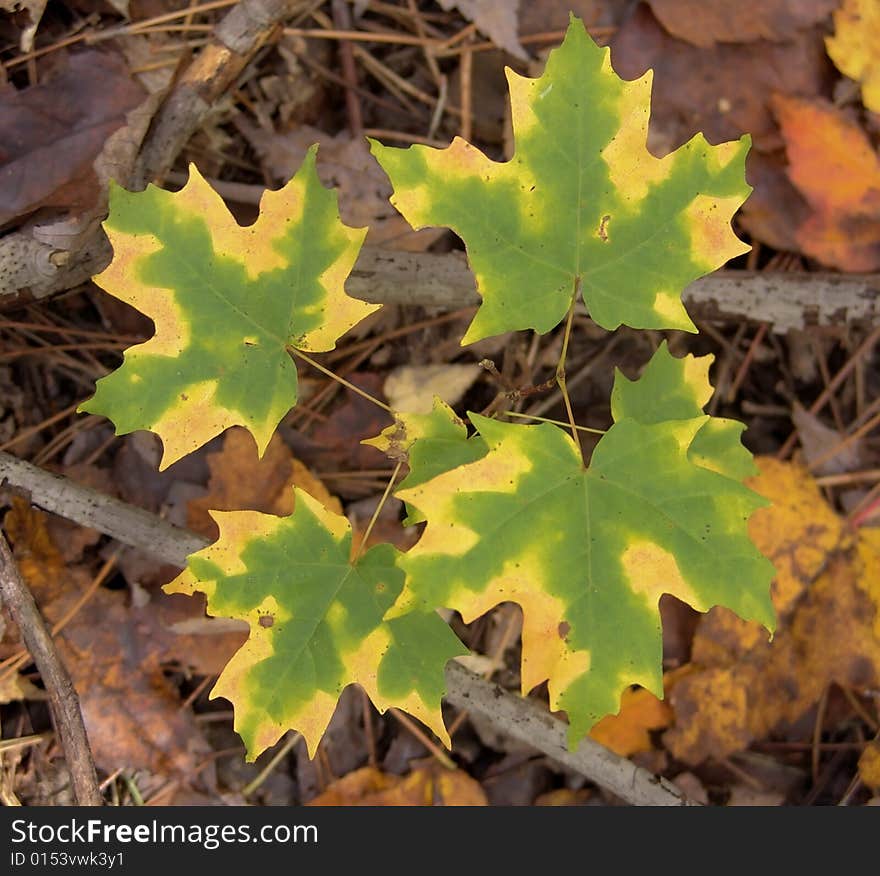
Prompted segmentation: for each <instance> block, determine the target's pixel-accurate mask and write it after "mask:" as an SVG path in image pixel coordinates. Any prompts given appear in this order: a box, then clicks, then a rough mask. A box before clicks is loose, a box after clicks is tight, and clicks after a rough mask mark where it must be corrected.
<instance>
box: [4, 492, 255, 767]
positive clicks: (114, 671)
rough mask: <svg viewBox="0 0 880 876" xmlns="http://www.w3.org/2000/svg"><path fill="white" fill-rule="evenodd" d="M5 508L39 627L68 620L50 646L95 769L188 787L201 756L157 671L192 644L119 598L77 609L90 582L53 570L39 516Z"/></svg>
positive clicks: (72, 569)
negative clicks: (139, 773)
mask: <svg viewBox="0 0 880 876" xmlns="http://www.w3.org/2000/svg"><path fill="white" fill-rule="evenodd" d="M13 502H14V505H13V510H12V511H10V512H8V513H7V514H6V516H5V519H4V528H5V529H6V533H7V535H8V536H9V540H10V542H11V543H12V545H13V548H14V551H15V556H16V562H17V563H18V565H19V568H20V569H21V571H22V574H23V575H24V577H25V580H26V581H27V584H28V586H29V587H30V588H31V590H32V591H33V593H34V597H35V599H36V600H37V603H38V605H39V607H40V610H41V612H42V613H43V615H44V617H45V618H46V620H47V621H48V623H49V624H50V625H51V624H54V623H57V622H58V621H59V620H60V619H61V618H67V622H66V623H65V626H64V629H63V630H62V631H61V632H60V633H59V634H58V635H56V636H55V643H56V646H57V648H58V651H59V654H60V656H61V659H62V660H63V661H64V665H65V666H66V667H67V670H68V672H69V673H70V676H71V680H72V682H73V685H74V688H75V689H76V692H77V695H78V697H79V704H80V708H81V710H82V714H83V719H84V721H85V724H86V730H87V731H88V735H89V743H90V746H91V749H92V752H93V753H94V756H95V760H96V762H97V764H98V766H99V767H100V768H101V769H102V770H104V771H106V772H107V773H108V774H110V773H113V772H114V771H116V770H117V769H132V770H149V771H150V772H151V773H155V774H159V775H170V776H173V777H174V778H176V779H177V780H182V781H184V782H188V781H192V780H193V779H194V778H195V774H196V773H195V770H196V765H197V762H198V761H199V760H201V759H202V758H203V757H205V756H206V755H207V754H208V753H209V751H210V747H209V746H208V744H207V742H206V741H205V739H204V737H203V736H202V734H201V731H200V729H199V727H198V724H197V723H196V722H195V720H194V716H193V714H192V712H190V711H181V708H180V697H179V695H178V691H177V690H176V688H175V687H174V686H173V685H172V683H171V681H170V680H169V679H168V678H167V677H166V676H165V674H164V672H163V667H162V664H163V662H165V661H166V660H167V659H169V657H170V653H171V652H173V651H174V649H175V647H176V648H177V649H179V650H178V653H179V654H181V656H182V658H183V659H181V661H180V662H181V663H182V664H183V665H184V666H187V667H189V666H190V665H191V664H189V662H188V661H187V659H186V655H185V653H184V652H186V651H187V648H188V647H189V648H192V640H191V639H188V638H187V637H184V636H180V637H178V636H175V635H173V634H172V633H170V632H169V631H167V630H166V629H165V628H164V627H163V626H162V624H161V623H160V622H159V621H158V617H157V615H156V612H155V607H154V606H153V605H152V604H148V605H147V606H145V607H143V608H135V607H134V606H130V605H128V604H127V602H128V597H127V594H126V593H125V592H124V591H118V590H107V589H105V588H98V589H97V590H96V591H95V592H94V593H92V595H91V596H90V598H89V599H88V601H87V602H85V603H84V604H83V603H82V602H81V600H82V596H83V594H84V593H86V592H87V590H88V588H89V586H90V583H91V579H92V576H91V574H90V573H89V572H88V571H87V570H86V569H85V568H84V567H82V566H77V565H73V564H68V565H66V566H65V565H64V564H63V563H62V562H61V554H60V552H59V549H58V547H57V546H56V545H55V544H54V543H53V542H52V540H51V537H50V535H49V532H48V529H47V526H46V515H45V514H43V512H41V511H37V510H35V509H32V508H31V507H30V506H29V505H27V503H25V502H23V501H22V500H20V499H18V498H15V499H14V500H13ZM74 609H75V610H74ZM230 638H231V639H232V641H233V642H234V641H236V637H228V638H226V637H224V640H225V642H226V643H227V644H228V643H229V641H230ZM239 641H240V639H239ZM230 653H231V651H230ZM202 656H203V655H198V657H202ZM227 658H228V655H227ZM12 678H13V679H15V676H12ZM7 693H8V691H7ZM26 693H27V692H26ZM203 778H204V776H203Z"/></svg>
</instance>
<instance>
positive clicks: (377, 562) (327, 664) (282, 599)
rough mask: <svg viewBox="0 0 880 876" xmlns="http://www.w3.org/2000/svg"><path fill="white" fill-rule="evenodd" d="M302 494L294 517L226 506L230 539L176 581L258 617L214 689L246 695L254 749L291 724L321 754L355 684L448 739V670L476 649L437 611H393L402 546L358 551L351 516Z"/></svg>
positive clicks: (223, 526) (237, 612) (175, 587)
mask: <svg viewBox="0 0 880 876" xmlns="http://www.w3.org/2000/svg"><path fill="white" fill-rule="evenodd" d="M295 492H296V501H295V511H294V513H293V514H292V515H291V516H289V517H274V516H271V515H268V514H260V513H259V512H256V511H228V512H223V511H217V512H215V513H214V514H213V515H212V516H213V517H214V519H215V520H216V522H217V525H218V526H219V528H220V538H219V539H218V541H217V542H215V543H214V544H212V545H210V546H208V547H207V548H205V549H203V550H201V551H199V552H198V553H196V554H193V555H192V556H191V557H190V558H189V562H188V566H187V569H186V571H185V572H183V573H182V574H181V575H180V576H178V577H177V578H176V579H175V580H174V581H172V582H171V583H170V584H168V585H166V587H165V590H166V592H169V593H188V594H191V593H193V592H194V591H197V590H198V591H201V592H203V593H205V595H206V596H207V598H208V612H209V614H212V615H214V616H220V617H236V618H240V619H242V620H245V621H247V623H248V624H249V626H250V636H249V638H248V641H247V643H246V644H245V645H244V646H243V647H242V648H241V650H239V651H238V653H237V654H236V655H235V657H233V659H232V660H231V661H230V663H229V665H228V666H227V667H226V669H225V670H224V671H223V674H222V675H221V676H220V678H219V680H218V682H217V684H216V686H215V687H214V690H213V692H212V696H224V697H226V698H227V699H229V700H230V701H231V702H232V703H233V704H234V706H235V728H236V730H237V731H238V733H239V734H240V735H241V737H242V738H243V739H244V741H245V744H246V746H247V749H248V757H249V758H250V759H251V760H253V759H254V758H256V757H257V755H259V754H260V752H262V751H263V750H264V749H266V748H267V747H268V746H270V745H272V744H274V743H275V742H276V741H277V740H278V739H279V738H280V737H281V735H282V734H283V733H285V732H286V731H287V730H289V729H295V730H298V731H299V732H300V733H302V735H303V737H304V738H305V740H306V743H307V745H308V749H309V753H310V756H312V757H313V756H314V753H315V750H316V748H317V745H318V742H319V740H320V738H321V735H322V733H323V732H324V730H325V728H326V727H327V724H328V722H329V721H330V718H331V716H332V714H333V710H334V709H335V708H336V702H337V699H338V697H339V695H340V693H341V692H342V690H343V689H344V688H345V687H346V686H347V685H349V684H352V683H358V684H360V685H362V686H363V688H364V689H365V690H366V691H367V693H368V694H369V696H370V698H371V699H372V701H373V702H374V703H375V705H376V707H377V708H378V709H379V710H380V711H384V710H385V709H387V708H389V707H390V706H396V707H398V708H402V709H405V710H406V711H408V712H409V713H410V714H412V715H414V716H415V717H417V718H419V719H420V720H421V721H423V722H424V723H425V724H427V725H428V726H429V727H430V728H431V729H432V730H433V731H434V732H435V733H436V734H437V735H438V736H439V737H440V738H441V739H442V740H444V741H445V742H446V743H447V744H448V741H449V736H448V734H447V732H446V729H445V727H444V725H443V719H442V717H441V714H440V698H441V697H442V696H443V694H444V692H445V684H446V682H445V679H444V674H443V670H444V667H445V665H446V663H447V661H448V660H450V659H452V658H453V657H455V656H457V655H458V654H462V653H465V649H464V647H463V646H462V645H461V643H460V642H459V641H458V639H457V638H456V637H455V635H454V634H453V633H452V631H451V630H450V629H449V627H448V626H447V625H446V624H445V623H444V622H443V621H442V620H441V618H440V617H439V615H438V614H437V613H436V612H435V611H433V610H427V611H424V612H422V611H415V612H410V613H404V614H403V615H402V616H399V617H397V618H395V619H394V620H383V617H384V615H385V613H386V612H387V611H388V609H389V608H390V607H391V606H392V605H393V604H394V602H395V600H396V599H397V597H398V595H399V594H400V592H401V590H402V589H403V573H402V571H401V570H400V569H399V568H398V567H397V565H396V563H397V551H396V550H395V549H394V548H393V547H392V546H391V545H377V546H376V547H373V548H370V549H369V550H368V551H366V552H365V553H364V554H363V555H362V556H360V557H357V558H352V557H351V540H352V534H351V526H350V524H349V522H348V521H347V520H346V519H345V518H344V517H342V516H340V515H338V514H333V513H331V512H330V511H328V510H327V509H326V508H325V507H324V506H323V505H322V504H321V503H320V502H318V501H317V500H315V499H313V498H312V497H311V496H310V495H309V494H308V493H306V492H304V491H302V490H300V489H296V491H295Z"/></svg>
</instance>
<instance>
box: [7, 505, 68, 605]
mask: <svg viewBox="0 0 880 876" xmlns="http://www.w3.org/2000/svg"><path fill="white" fill-rule="evenodd" d="M3 528H4V529H5V530H6V536H7V538H8V539H9V542H10V544H11V545H12V546H13V547H14V549H15V561H16V563H17V564H18V568H19V571H20V572H21V575H22V577H23V578H24V580H25V581H26V582H27V583H28V584H29V585H30V586H31V587H34V588H38V589H39V588H44V589H45V590H46V592H48V591H50V590H54V588H55V586H56V583H57V581H58V579H59V577H60V576H61V574H62V572H63V570H64V559H63V557H62V556H61V552H60V551H59V550H58V548H57V547H56V546H55V543H54V542H53V541H52V537H51V535H50V534H49V529H48V516H47V515H46V514H45V512H43V511H40V510H38V509H37V508H34V507H33V505H31V504H30V502H27V501H25V500H24V499H23V498H21V496H13V497H12V508H10V510H9V511H7V512H6V514H5V516H4V517H3Z"/></svg>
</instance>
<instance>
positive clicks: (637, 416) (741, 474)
mask: <svg viewBox="0 0 880 876" xmlns="http://www.w3.org/2000/svg"><path fill="white" fill-rule="evenodd" d="M714 358H715V357H714V356H711V355H710V356H693V355H690V354H688V355H687V356H684V357H682V358H680V359H678V358H676V357H675V356H673V355H672V354H671V353H670V352H669V348H668V347H667V345H666V341H663V342H662V343H661V344H660V346H659V347H658V348H657V352H656V353H655V354H654V355H653V356H652V357H651V361H650V362H648V364H647V366H646V367H645V370H644V371H643V373H642V375H641V377H640V378H639V379H638V380H628V379H627V378H626V377H625V376H624V375H623V374H621V373H620V371H616V373H615V376H614V387H613V389H612V390H611V416H612V417H613V418H614V420H615V422H617V421H618V420H622V419H625V418H626V417H631V418H632V419H634V420H637V421H638V422H640V423H663V422H665V421H667V420H688V419H691V418H693V417H699V416H700V415H701V414H702V413H703V406H704V405H705V404H706V403H707V402H708V401H709V399H710V398H711V397H712V391H713V390H712V385H711V384H710V383H709V367H710V366H711V364H712V362H713V360H714ZM744 429H745V425H744V424H743V423H740V422H738V421H737V420H728V419H725V418H723V417H710V418H709V419H708V420H707V421H706V423H705V425H704V426H703V427H702V428H701V429H700V430H699V431H698V432H697V434H696V436H695V437H694V440H693V442H692V443H691V445H690V447H689V448H688V458H689V459H690V460H691V461H692V462H694V463H696V464H698V465H702V466H703V467H704V468H709V469H712V470H713V471H717V472H719V473H721V474H724V475H727V476H728V477H731V478H734V479H735V480H740V481H741V480H743V479H745V478H747V477H751V476H752V475H756V474H757V473H758V469H757V467H756V466H755V464H754V462H753V461H752V455H751V453H749V452H748V450H746V448H745V447H743V445H742V443H741V442H740V436H741V435H742V432H743V430H744Z"/></svg>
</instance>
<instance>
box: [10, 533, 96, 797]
mask: <svg viewBox="0 0 880 876" xmlns="http://www.w3.org/2000/svg"><path fill="white" fill-rule="evenodd" d="M0 599H2V600H3V603H4V604H5V605H6V607H7V608H8V609H9V613H10V614H11V615H12V618H13V620H14V621H15V622H16V624H18V628H19V630H21V636H22V638H23V639H24V643H25V645H27V649H28V651H30V652H31V656H32V657H33V658H34V663H36V664H37V669H39V670H40V677H41V678H42V679H43V684H45V685H46V692H47V693H48V695H49V706H50V708H51V712H52V723H53V724H54V725H55V732H56V733H57V734H58V738H59V739H60V740H61V747H62V748H63V749H64V757H65V758H66V760H67V767H68V769H69V770H70V779H71V783H72V785H73V796H74V799H75V800H76V802H77V803H78V804H79V805H80V806H102V805H103V803H104V799H103V797H102V795H101V791H100V789H99V788H98V775H97V773H96V772H95V761H94V759H93V758H92V751H91V749H90V748H89V740H88V736H87V735H86V728H85V725H84V724H83V719H82V713H81V712H80V710H79V698H78V697H77V695H76V690H74V687H73V682H71V680H70V676H69V675H68V674H67V669H66V668H65V667H64V664H63V663H62V662H61V658H60V657H59V656H58V652H57V651H56V650H55V643H54V642H53V641H52V636H51V635H50V633H49V630H48V628H47V627H46V622H45V621H44V620H43V616H42V615H41V614H40V610H39V608H37V604H36V602H34V597H33V595H32V594H31V591H30V590H29V589H28V586H27V584H25V583H24V581H23V580H22V577H21V574H20V573H19V571H18V567H17V566H16V565H15V560H14V559H13V558H12V551H10V549H9V545H8V544H7V542H6V539H5V538H4V536H3V534H2V533H0Z"/></svg>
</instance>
